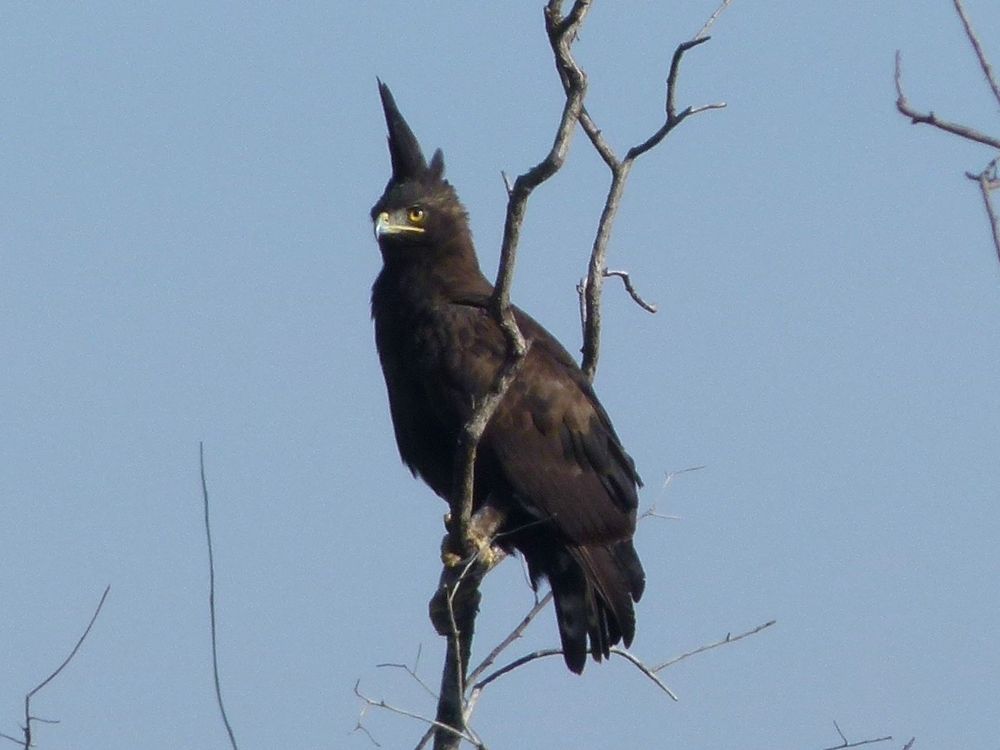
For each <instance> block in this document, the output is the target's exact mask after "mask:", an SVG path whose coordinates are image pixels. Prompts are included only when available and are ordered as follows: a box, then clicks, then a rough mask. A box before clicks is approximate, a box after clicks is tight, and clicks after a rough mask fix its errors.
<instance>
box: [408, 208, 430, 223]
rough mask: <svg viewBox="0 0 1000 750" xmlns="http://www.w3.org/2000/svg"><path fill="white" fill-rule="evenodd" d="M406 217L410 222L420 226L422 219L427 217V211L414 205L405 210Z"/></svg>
mask: <svg viewBox="0 0 1000 750" xmlns="http://www.w3.org/2000/svg"><path fill="white" fill-rule="evenodd" d="M406 218H407V219H409V220H410V223H411V224H413V225H415V226H420V225H421V224H423V223H424V219H426V218H427V212H426V211H424V209H422V208H419V207H417V206H414V207H413V208H411V209H410V210H409V211H407V212H406Z"/></svg>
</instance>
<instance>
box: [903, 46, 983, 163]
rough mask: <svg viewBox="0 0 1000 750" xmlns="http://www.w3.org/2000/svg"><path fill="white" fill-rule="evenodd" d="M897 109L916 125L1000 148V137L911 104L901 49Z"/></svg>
mask: <svg viewBox="0 0 1000 750" xmlns="http://www.w3.org/2000/svg"><path fill="white" fill-rule="evenodd" d="M895 80H896V109H898V110H899V112H900V113H901V114H902V115H904V116H905V117H909V118H910V122H912V123H913V124H914V125H921V124H922V125H931V126H932V127H935V128H937V129H938V130H943V131H945V132H946V133H951V134H952V135H957V136H959V137H961V138H965V139H966V140H969V141H975V142H976V143H982V144H984V145H986V146H992V147H993V148H1000V138H994V137H993V136H990V135H986V134H985V133H981V132H980V131H978V130H976V129H975V128H970V127H969V126H967V125H961V124H959V123H956V122H949V121H948V120H942V119H941V118H940V117H938V116H937V115H935V114H934V113H933V112H918V111H917V110H916V109H914V108H913V107H912V106H911V105H910V102H909V100H908V99H907V98H906V94H904V93H903V72H902V55H901V54H900V52H899V50H896V76H895Z"/></svg>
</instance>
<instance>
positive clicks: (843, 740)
mask: <svg viewBox="0 0 1000 750" xmlns="http://www.w3.org/2000/svg"><path fill="white" fill-rule="evenodd" d="M833 726H834V727H835V728H836V730H837V734H839V735H840V739H841V743H840V744H839V745H832V746H830V747H827V748H824V749H823V750H844V748H847V747H861V746H862V745H873V744H875V743H876V742H888V741H889V740H891V739H892V736H891V735H886V736H885V737H874V738H872V739H870V740H858V741H857V742H848V741H847V737H845V736H844V733H843V732H842V731H840V725H839V724H837V722H836V721H835V722H833ZM911 742H912V740H911Z"/></svg>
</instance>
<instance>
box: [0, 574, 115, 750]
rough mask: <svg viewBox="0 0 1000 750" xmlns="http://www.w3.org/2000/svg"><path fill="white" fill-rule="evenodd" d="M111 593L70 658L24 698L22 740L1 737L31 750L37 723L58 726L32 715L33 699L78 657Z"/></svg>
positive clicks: (104, 598) (105, 597)
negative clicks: (33, 725)
mask: <svg viewBox="0 0 1000 750" xmlns="http://www.w3.org/2000/svg"><path fill="white" fill-rule="evenodd" d="M110 591H111V586H110V585H108V586H105V588H104V593H103V594H101V600H100V601H99V602H97V607H96V608H95V609H94V614H92V615H91V616H90V622H88V623H87V627H86V628H84V630H83V635H81V636H80V637H79V638H78V639H77V641H76V645H75V646H73V650H72V651H70V652H69V656H67V657H66V658H65V659H63V660H62V663H61V664H60V665H59V666H58V667H56V668H55V669H54V670H53V671H52V672H51V673H49V676H48V677H46V678H45V679H44V680H42V681H41V682H40V683H38V684H37V685H35V687H33V688H32V689H31V690H29V691H28V692H27V694H25V696H24V725H23V726H22V727H21V734H22V738H21V739H17V738H16V737H11V736H10V735H9V734H0V737H2V738H3V739H5V740H10V741H11V742H14V743H16V744H18V745H21V747H23V748H24V750H28V749H29V748H31V747H33V746H34V745H33V744H32V743H33V739H34V737H33V735H34V728H33V727H32V724H34V723H35V722H38V723H41V724H58V723H59V722H58V721H57V720H55V719H44V718H42V717H41V716H35V715H34V714H32V713H31V699H32V698H34V697H35V696H36V695H38V693H40V692H41V691H42V690H43V689H44V688H45V687H46V685H48V684H49V683H50V682H52V681H53V680H54V679H55V678H56V677H58V676H59V675H60V674H62V671H63V670H64V669H65V668H66V666H67V665H68V664H69V663H70V662H71V661H73V657H74V656H76V653H77V651H79V650H80V647H81V646H82V645H83V642H84V641H85V640H87V636H88V635H90V630H91V628H93V627H94V623H95V622H96V621H97V617H98V615H100V614H101V608H102V607H104V602H105V600H106V599H107V598H108V593H109V592H110Z"/></svg>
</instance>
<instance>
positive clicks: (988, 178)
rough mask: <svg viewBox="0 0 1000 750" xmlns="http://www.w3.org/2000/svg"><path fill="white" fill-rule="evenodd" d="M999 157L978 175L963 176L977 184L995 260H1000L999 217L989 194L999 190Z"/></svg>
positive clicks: (967, 174)
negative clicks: (984, 209)
mask: <svg viewBox="0 0 1000 750" xmlns="http://www.w3.org/2000/svg"><path fill="white" fill-rule="evenodd" d="M998 161H1000V157H998V158H997V159H994V160H993V161H991V162H990V163H989V164H988V165H987V166H986V169H984V170H983V171H982V172H980V173H979V174H971V173H970V172H966V173H965V176H966V177H968V178H969V179H970V180H973V181H974V182H976V183H978V185H979V192H980V194H981V195H982V197H983V205H984V206H985V207H986V216H987V218H988V219H989V222H990V230H991V232H992V234H993V247H995V248H996V251H997V260H1000V216H997V212H996V210H995V209H994V208H993V201H992V199H991V198H990V193H991V192H992V191H994V190H996V189H998V188H1000V180H998V179H997V163H998Z"/></svg>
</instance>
